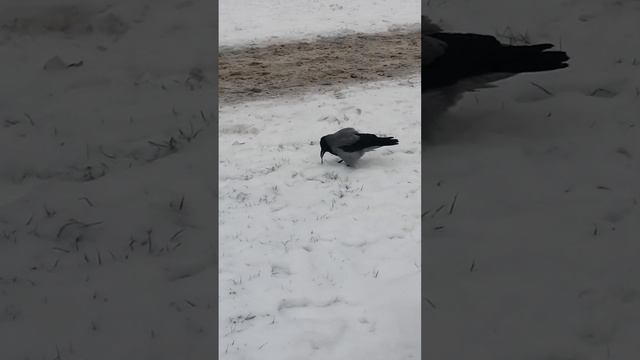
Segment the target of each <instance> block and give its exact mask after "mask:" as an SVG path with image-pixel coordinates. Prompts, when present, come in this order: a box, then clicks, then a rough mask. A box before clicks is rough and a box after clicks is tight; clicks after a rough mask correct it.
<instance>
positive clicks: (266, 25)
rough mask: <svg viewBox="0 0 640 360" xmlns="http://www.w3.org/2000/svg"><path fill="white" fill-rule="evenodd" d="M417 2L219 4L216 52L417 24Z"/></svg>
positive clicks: (364, 0)
mask: <svg viewBox="0 0 640 360" xmlns="http://www.w3.org/2000/svg"><path fill="white" fill-rule="evenodd" d="M419 13H420V3H419V2H418V1H416V0H403V1H386V0H372V1H371V0H351V1H347V0H333V1H330V2H329V1H319V0H296V1H282V0H270V1H260V0H243V1H232V0H222V1H220V2H219V17H220V36H219V44H220V46H238V45H246V44H251V43H265V42H283V41H291V40H301V39H310V38H315V37H317V36H331V35H339V34H345V33H349V32H365V33H375V32H382V31H387V30H389V29H393V28H398V27H406V26H411V25H416V24H419V23H420V19H419V17H418V14H419Z"/></svg>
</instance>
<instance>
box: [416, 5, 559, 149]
mask: <svg viewBox="0 0 640 360" xmlns="http://www.w3.org/2000/svg"><path fill="white" fill-rule="evenodd" d="M421 35H422V135H423V138H425V137H428V134H429V127H430V126H432V125H433V123H434V121H435V119H436V118H437V117H438V116H440V115H441V114H442V113H444V112H445V111H446V110H447V109H448V108H449V107H451V106H453V105H454V104H455V103H456V102H457V101H458V100H460V98H462V94H463V93H464V92H466V91H475V90H477V89H481V88H490V87H494V85H491V83H492V82H494V81H497V80H502V79H505V78H508V77H511V76H513V75H516V74H519V73H526V72H540V71H550V70H557V69H563V68H566V67H568V66H569V65H568V64H567V63H566V62H567V61H568V60H569V57H568V56H567V54H566V52H564V51H548V49H550V48H552V47H553V45H552V44H546V43H545V44H535V45H507V44H502V43H500V42H499V41H498V40H497V39H496V38H495V37H493V36H490V35H479V34H469V33H449V32H443V31H442V29H441V28H440V27H439V26H437V25H434V24H433V23H432V22H431V21H430V20H429V18H427V17H425V16H422V34H421Z"/></svg>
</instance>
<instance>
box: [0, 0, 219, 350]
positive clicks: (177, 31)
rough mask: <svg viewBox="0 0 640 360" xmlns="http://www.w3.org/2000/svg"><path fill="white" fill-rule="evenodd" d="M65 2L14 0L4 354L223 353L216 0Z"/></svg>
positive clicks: (2, 211)
mask: <svg viewBox="0 0 640 360" xmlns="http://www.w3.org/2000/svg"><path fill="white" fill-rule="evenodd" d="M65 4H66V5H64V6H63V5H56V4H54V3H53V2H50V1H35V0H26V1H19V2H16V1H1V2H0V24H1V25H2V27H1V28H0V57H1V58H2V64H3V66H2V67H0V78H1V79H2V83H3V86H1V87H0V235H1V236H0V358H2V359H94V360H95V359H111V360H112V359H205V358H211V356H214V355H212V354H215V351H216V349H215V340H216V337H215V336H214V333H215V330H216V328H215V326H216V324H215V322H216V321H215V318H216V317H215V314H216V313H215V309H216V307H215V305H216V302H217V298H216V295H215V294H216V289H215V286H214V285H213V281H214V279H215V276H217V270H216V266H215V263H216V259H215V256H216V254H217V249H216V247H215V242H214V240H215V236H216V225H215V221H216V219H215V218H214V217H215V216H213V215H212V214H214V213H215V209H216V206H217V198H216V196H215V189H216V186H217V184H216V181H217V178H216V176H215V171H214V170H215V166H216V164H215V162H212V161H211V159H210V155H209V154H211V153H212V152H213V151H214V150H215V146H216V145H215V143H216V129H215V127H216V124H215V116H216V111H217V109H215V107H214V106H213V105H212V104H211V101H210V100H211V96H213V93H214V90H215V81H214V80H215V79H214V78H213V70H214V68H213V66H214V63H213V62H212V60H211V59H213V57H214V56H215V49H214V48H213V47H212V46H211V45H209V46H207V45H206V44H211V37H212V34H214V33H215V29H216V21H215V19H212V18H211V14H212V12H213V10H214V9H212V6H211V4H210V2H208V1H200V0H190V1H170V0H162V1H135V2H132V1H111V0H96V1H77V2H73V1H67V2H65ZM194 44H205V45H201V46H195V45H194ZM56 57H59V59H58V60H56V59H55V58H56ZM50 60H51V61H50ZM80 62H82V64H80ZM70 64H75V65H76V66H71V67H67V66H66V65H70ZM45 65H46V69H45ZM192 129H193V130H192ZM180 131H182V133H181V132H180ZM196 132H198V135H197V136H196V137H195V138H193V134H195V133H196ZM172 137H173V139H174V140H173V141H172V140H170V139H171V138H172ZM187 139H190V141H189V140H187ZM150 142H152V143H153V144H152V143H150ZM169 143H170V144H171V145H169ZM154 144H155V145H154Z"/></svg>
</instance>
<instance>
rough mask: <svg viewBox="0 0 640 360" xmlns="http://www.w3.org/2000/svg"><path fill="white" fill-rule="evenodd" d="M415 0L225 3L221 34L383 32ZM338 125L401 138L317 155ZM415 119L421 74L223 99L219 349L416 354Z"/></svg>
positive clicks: (410, 17)
mask: <svg viewBox="0 0 640 360" xmlns="http://www.w3.org/2000/svg"><path fill="white" fill-rule="evenodd" d="M419 6H420V4H419V2H418V1H404V2H397V3H394V4H390V3H389V2H382V1H377V2H362V1H359V2H348V1H339V2H332V3H326V2H324V3H323V2H318V1H296V2H294V1H290V2H280V1H272V2H269V3H264V2H257V1H256V2H244V3H242V4H239V3H236V2H233V1H223V2H221V4H220V44H221V45H223V46H228V45H238V46H242V45H246V44H248V43H252V42H256V43H260V44H264V43H269V42H273V41H274V40H275V41H278V42H281V41H285V40H287V41H292V40H299V39H308V38H313V37H315V36H317V35H334V34H338V33H346V32H350V31H362V32H377V31H385V30H388V29H389V28H393V27H404V26H410V25H415V24H416V23H419V21H420V20H419V16H418V14H419ZM245 14H252V16H251V17H247V16H246V15H245ZM344 127H355V128H356V129H358V130H360V131H363V132H373V133H376V134H379V135H389V136H395V137H396V138H398V139H399V141H400V144H399V145H398V146H394V147H389V148H382V149H378V150H376V151H374V152H371V153H368V154H366V155H365V157H364V158H363V159H362V160H361V162H359V163H358V166H357V167H356V168H355V169H354V168H348V167H346V166H344V164H339V163H337V160H338V159H337V158H335V157H333V156H332V155H326V156H325V162H324V164H321V163H320V156H319V155H320V145H319V140H320V137H321V136H323V135H326V134H329V133H333V132H335V131H337V130H339V129H341V128H344ZM419 127H420V77H419V74H414V75H412V76H409V77H403V78H396V79H390V80H388V81H382V82H372V83H368V84H365V85H359V86H352V87H348V88H343V89H336V88H332V89H330V90H318V91H316V92H308V91H307V92H305V93H304V94H298V95H293V96H289V97H282V98H279V99H275V100H261V101H252V102H245V103H241V104H234V105H225V104H222V107H221V109H220V120H219V133H220V173H219V177H220V195H219V196H220V207H219V211H220V220H219V225H220V247H219V248H220V250H219V261H220V264H219V269H220V272H219V296H220V302H219V304H220V311H219V314H220V319H219V332H220V347H219V356H220V358H221V359H381V360H382V359H391V358H394V359H419V358H420V316H419V314H420V199H421V198H420V144H421V141H420V131H419Z"/></svg>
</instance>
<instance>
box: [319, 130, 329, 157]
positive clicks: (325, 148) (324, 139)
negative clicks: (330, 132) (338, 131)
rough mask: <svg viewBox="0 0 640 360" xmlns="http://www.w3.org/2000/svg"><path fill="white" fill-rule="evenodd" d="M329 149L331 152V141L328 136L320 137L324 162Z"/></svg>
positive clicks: (321, 154) (321, 155)
mask: <svg viewBox="0 0 640 360" xmlns="http://www.w3.org/2000/svg"><path fill="white" fill-rule="evenodd" d="M327 151H328V152H331V148H329V143H327V137H326V136H323V137H322V138H320V163H323V161H322V157H323V156H324V153H326V152H327Z"/></svg>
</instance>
